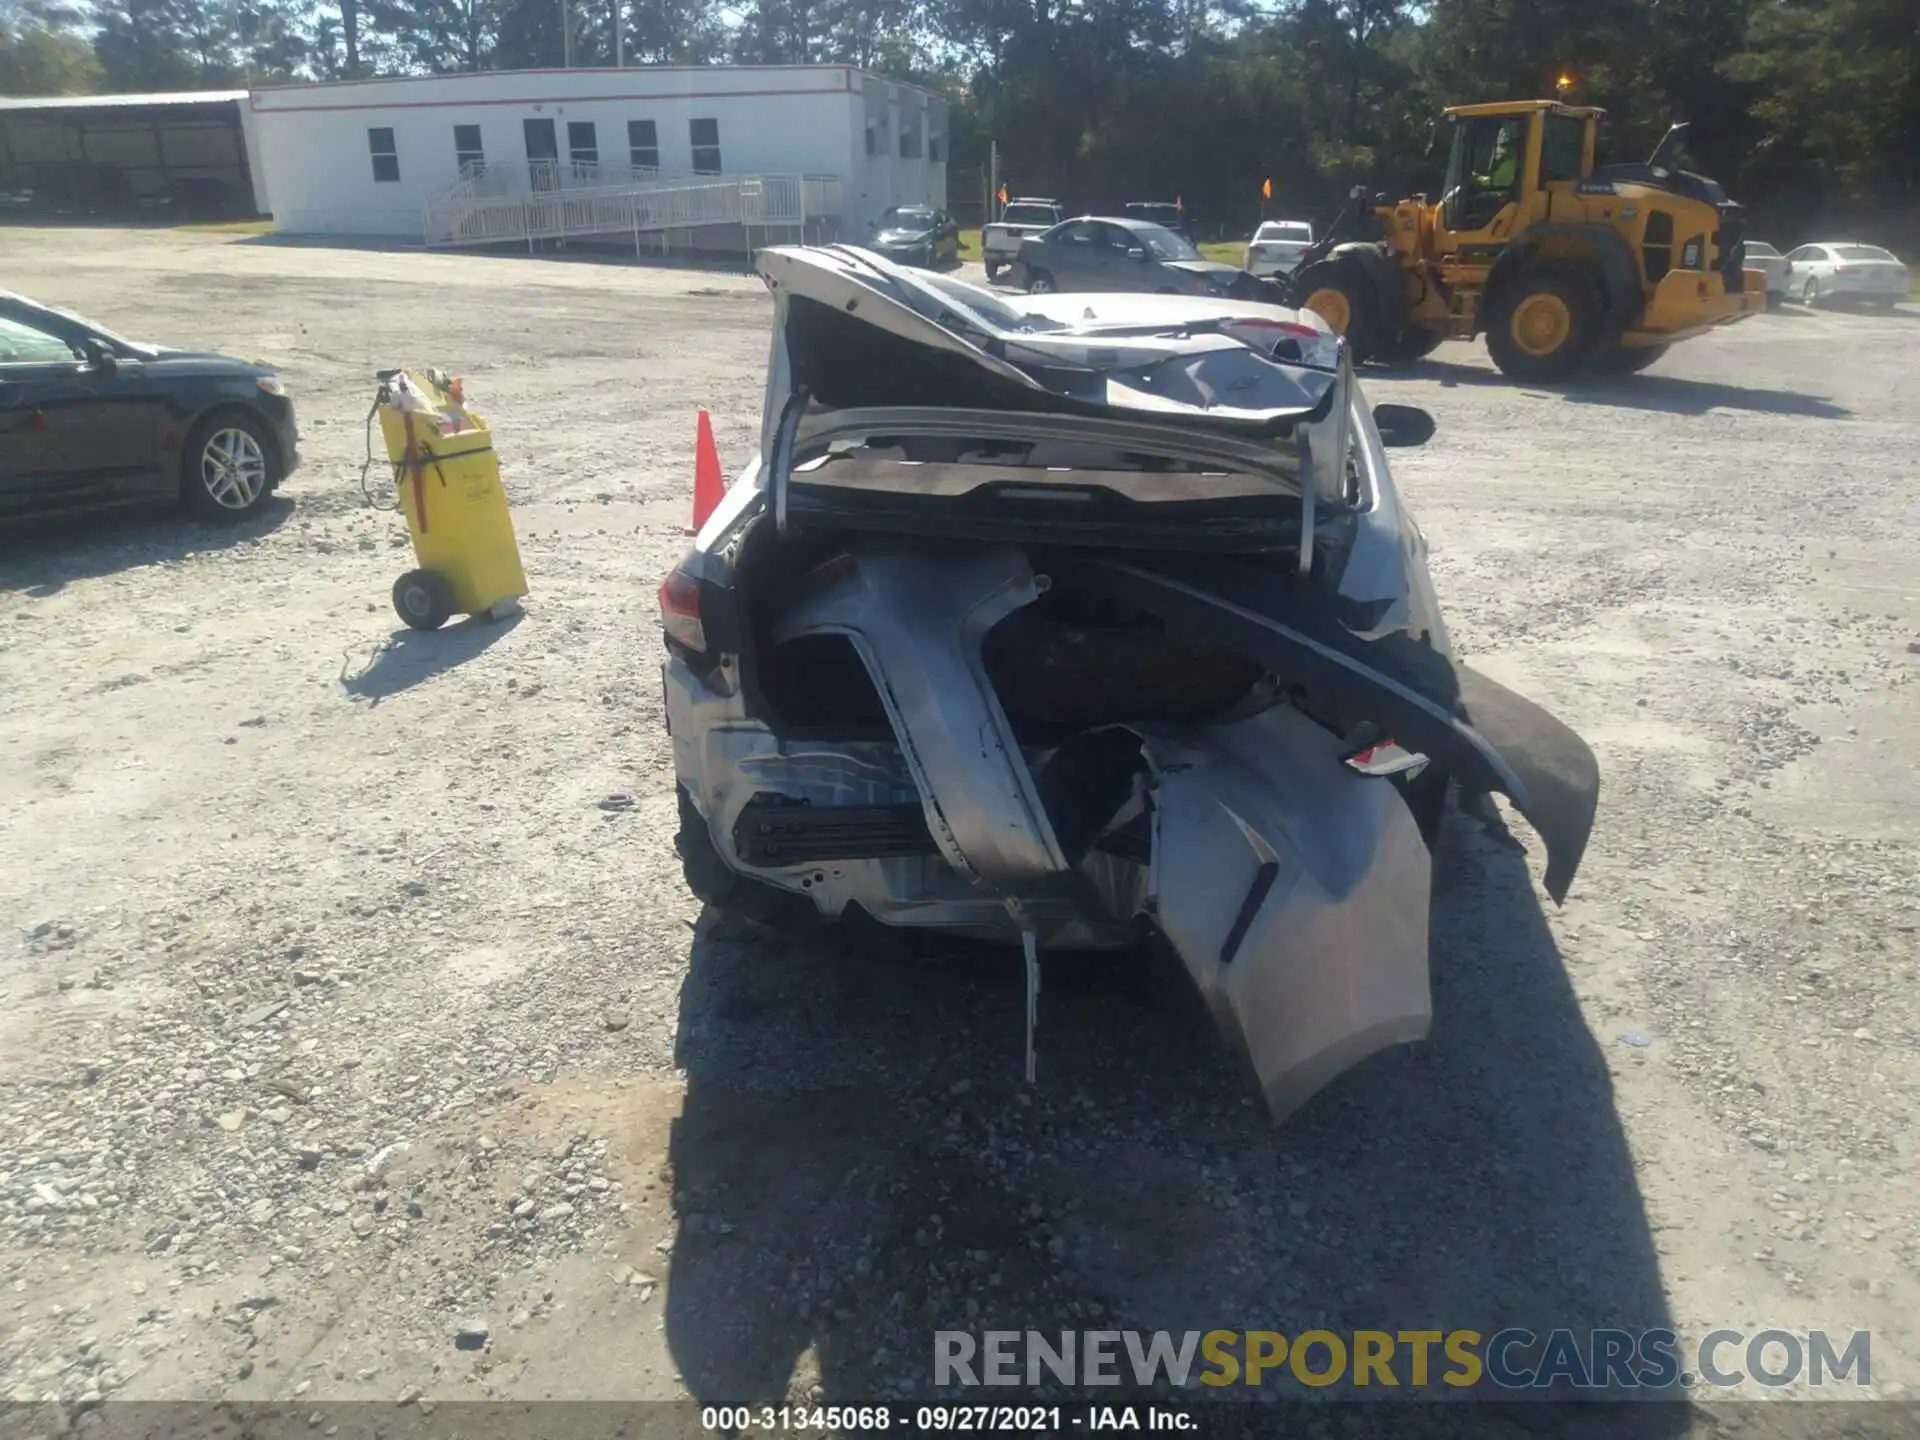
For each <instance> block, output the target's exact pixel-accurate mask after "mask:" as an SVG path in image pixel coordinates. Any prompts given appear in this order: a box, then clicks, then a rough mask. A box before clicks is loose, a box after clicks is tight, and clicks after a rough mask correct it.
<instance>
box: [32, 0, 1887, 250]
mask: <svg viewBox="0 0 1920 1440" xmlns="http://www.w3.org/2000/svg"><path fill="white" fill-rule="evenodd" d="M563 13H565V14H566V16H567V20H566V22H565V24H566V27H567V31H568V32H570V33H565V32H563V21H562V15H563ZM616 25H618V26H619V27H620V31H619V35H618V43H617V44H616V34H615V26H616ZM616 52H617V53H619V54H620V55H621V56H623V57H624V59H625V61H626V63H628V64H630V65H635V64H699V63H709V62H725V61H735V62H783V63H806V62H823V61H825V62H845V63H851V64H855V65H859V66H862V67H864V68H867V69H872V70H878V71H881V72H883V73H886V74H889V75H892V76H894V77H895V78H898V79H906V80H914V81H917V82H919V83H922V84H926V85H930V86H932V87H934V88H937V89H940V90H942V91H944V92H946V93H947V94H948V95H949V96H950V97H951V102H952V105H951V116H952V119H951V131H952V133H951V135H950V137H949V142H950V143H949V152H950V168H949V190H950V193H951V194H952V196H953V198H954V199H955V201H956V202H964V201H969V200H972V199H974V198H976V197H977V196H978V195H979V194H981V193H982V183H981V182H982V177H983V174H984V170H983V167H984V163H985V160H986V153H987V147H988V143H989V142H990V141H992V142H997V144H998V146H999V150H1000V155H1001V173H1002V175H1003V177H1004V178H1005V180H1006V182H1007V184H1008V186H1009V187H1010V189H1012V190H1014V191H1018V192H1023V193H1028V194H1051V195H1057V196H1058V197H1060V198H1061V199H1063V200H1065V201H1067V202H1068V203H1069V204H1073V205H1086V206H1095V205H1105V204H1109V203H1112V202H1114V201H1117V200H1119V199H1171V198H1174V197H1175V196H1178V197H1179V198H1180V199H1181V200H1182V201H1183V202H1184V203H1185V204H1186V206H1187V207H1188V209H1189V211H1190V212H1192V214H1193V215H1195V216H1196V217H1197V218H1198V220H1199V222H1200V224H1201V225H1202V226H1203V228H1207V229H1218V230H1220V231H1222V232H1231V231H1233V230H1237V229H1244V228H1245V226H1247V225H1248V224H1250V223H1251V222H1252V221H1253V220H1254V219H1256V218H1258V216H1259V215H1260V214H1261V213H1262V208H1263V207H1262V200H1261V196H1260V187H1261V184H1262V182H1263V181H1268V180H1270V181H1271V182H1272V188H1273V194H1274V199H1273V200H1272V201H1271V202H1269V203H1267V204H1266V205H1265V213H1268V214H1275V215H1279V214H1287V215H1296V214H1297V215H1302V216H1304V217H1305V218H1314V217H1316V216H1322V217H1323V216H1325V215H1326V214H1327V213H1329V212H1330V210H1331V209H1332V208H1334V207H1335V206H1336V205H1337V204H1338V199H1339V197H1340V196H1341V195H1342V194H1344V193H1345V191H1346V189H1347V188H1348V187H1349V186H1350V185H1353V184H1365V185H1368V186H1370V187H1372V188H1374V189H1378V190H1384V191H1387V192H1390V193H1392V194H1395V195H1399V194H1402V193H1413V192H1416V191H1421V190H1425V191H1429V192H1431V191H1434V190H1436V189H1437V188H1438V168H1439V157H1438V155H1437V153H1434V152H1432V151H1430V149H1429V131H1428V122H1429V121H1430V120H1431V119H1432V118H1433V117H1434V115H1435V114H1436V113H1437V111H1438V110H1439V108H1440V107H1441V106H1443V105H1448V104H1461V103H1467V102H1471V101H1479V100H1498V99H1508V98H1522V97H1533V96H1538V95H1548V94H1551V93H1553V86H1554V81H1555V79H1556V78H1557V77H1558V76H1560V75H1562V74H1566V75H1568V76H1570V77H1571V78H1572V79H1573V81H1574V90H1573V98H1575V99H1576V100H1578V101H1581V102H1584V103H1592V104H1598V105H1603V106H1606V107H1607V108H1608V110H1609V122H1608V123H1609V129H1608V134H1607V137H1606V140H1605V147H1606V149H1607V151H1608V158H1611V159H1639V158H1643V157H1644V155H1645V154H1646V153H1647V152H1648V151H1649V150H1650V149H1651V148H1652V146H1653V144H1654V143H1655V142H1656V141H1657V140H1658V139H1659V137H1660V135H1661V134H1662V133H1663V132H1664V130H1665V129H1666V127H1667V125H1668V123H1669V122H1670V121H1671V120H1673V119H1676V118H1684V119H1686V120H1688V121H1689V122H1690V130H1689V132H1688V138H1687V146H1686V149H1685V151H1684V152H1683V158H1685V159H1686V160H1687V161H1688V162H1689V163H1690V165H1691V166H1692V168H1695V169H1698V170H1700V171H1703V172H1704V173H1706V174H1709V175H1712V176H1714V177H1715V178H1717V179H1719V180H1720V181H1721V182H1722V183H1723V184H1725V185H1726V186H1727V187H1728V189H1729V190H1730V191H1731V192H1732V193H1733V194H1734V196H1735V197H1736V198H1739V199H1742V200H1744V201H1746V202H1747V203H1748V204H1749V205H1750V206H1751V207H1752V208H1753V209H1754V210H1755V212H1756V218H1757V219H1759V220H1760V221H1762V222H1763V223H1768V224H1771V225H1773V226H1774V234H1775V236H1776V238H1777V239H1778V240H1781V241H1785V242H1788V243H1792V242H1795V241H1797V240H1798V239H1800V238H1803V237H1802V236H1801V235H1800V234H1798V233H1794V232H1795V231H1796V228H1798V229H1804V228H1805V227H1806V226H1810V225H1815V224H1828V225H1831V224H1836V223H1842V222H1845V221H1858V222H1859V224H1860V225H1862V226H1864V227H1865V229H1866V230H1868V231H1878V232H1880V233H1882V234H1884V233H1885V232H1887V231H1888V230H1889V229H1892V230H1898V231H1901V232H1906V233H1904V236H1903V238H1906V239H1920V0H745V3H744V4H741V3H739V0H567V4H566V7H565V9H564V12H563V6H562V0H91V3H88V0H0V94H16V95H19V94H25V95H33V94H62V93H86V92H90V91H149V90H168V89H193V88H212V87H220V86H226V85H240V84H270V83H274V82H279V81H288V80H295V79H340V78H347V77H352V76H359V75H377V74H418V73H435V72H453V71H463V70H483V69H496V70H505V69H518V68H525V67H533V66H551V65H558V64H560V63H562V59H563V57H564V56H567V55H571V58H572V60H573V63H574V64H576V65H607V64H612V63H613V62H614V58H615V55H616Z"/></svg>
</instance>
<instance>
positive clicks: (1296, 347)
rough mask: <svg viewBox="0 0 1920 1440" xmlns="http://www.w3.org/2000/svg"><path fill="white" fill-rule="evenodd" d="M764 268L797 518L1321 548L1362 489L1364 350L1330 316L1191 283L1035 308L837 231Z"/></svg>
mask: <svg viewBox="0 0 1920 1440" xmlns="http://www.w3.org/2000/svg"><path fill="white" fill-rule="evenodd" d="M760 269H761V273H762V275H763V276H764V277H765V278H766V280H767V282H768V284H769V285H770V286H771V287H772V289H773V290H774V293H775V297H776V304H777V307H778V311H779V317H778V324H777V326H776V330H775V337H774V356H773V364H772V365H771V366H770V370H769V380H768V393H767V415H766V426H767V431H766V435H765V443H764V444H763V447H762V453H763V454H765V455H766V456H767V457H768V461H769V470H768V476H767V483H768V488H769V491H770V494H771V499H772V504H773V510H774V514H775V517H776V520H777V521H778V522H779V523H780V525H781V527H782V529H783V530H787V529H792V528H798V527H805V526H809V525H819V526H822V527H833V528H840V529H880V530H892V531H898V532H901V533H931V534H942V535H951V536H955V537H964V538H973V539H995V540H997V539H1027V540H1033V539H1040V538H1044V539H1048V540H1054V541H1058V542H1060V543H1068V544H1095V545H1120V546H1138V547H1149V548H1172V549H1202V550H1204V549H1223V548H1224V549H1246V550H1264V549H1277V548H1296V547H1297V548H1299V549H1301V550H1302V551H1303V552H1304V551H1308V550H1310V548H1311V542H1312V535H1313V530H1314V526H1315V522H1316V516H1317V515H1321V514H1324V513H1325V512H1326V511H1327V510H1328V509H1329V508H1330V507H1338V506H1340V505H1342V504H1344V503H1346V497H1347V492H1346V476H1345V468H1344V464H1343V463H1341V462H1340V461H1339V460H1338V459H1337V458H1336V457H1341V456H1344V454H1345V452H1346V439H1347V437H1346V428H1347V426H1348V424H1349V423H1350V420H1349V411H1350V405H1349V396H1350V388H1351V373H1352V372H1351V362H1350V360H1349V358H1348V356H1347V352H1346V350H1345V347H1344V346H1343V345H1342V344H1341V343H1340V341H1339V340H1338V339H1337V337H1335V336H1333V335H1332V334H1331V333H1330V332H1328V331H1327V330H1326V329H1325V327H1324V326H1322V325H1321V324H1320V322H1319V321H1318V319H1317V318H1314V317H1310V316H1305V315H1302V314H1301V313H1300V312H1293V311H1285V310H1278V309H1275V308H1274V307H1270V306H1263V305H1255V304H1249V303H1246V302H1239V301H1228V300H1213V299H1208V298H1202V297H1190V296H1138V297H1132V296H1129V297H1118V296H1097V297H1086V301H1085V303H1083V304H1080V305H1079V306H1077V307H1074V306H1071V305H1070V306H1064V307H1063V306H1062V305H1060V304H1059V303H1057V301H1056V302H1055V303H1049V304H1046V305H1043V306H1033V307H1027V308H1019V307H1016V306H1014V305H1010V304H1009V303H1008V302H1007V301H1006V299H1004V298H1003V297H1001V296H998V295H995V294H993V293H991V292H989V291H985V290H982V289H979V288H978V287H975V286H971V285H966V284H964V283H962V282H958V281H954V280H949V279H946V278H945V277H940V276H931V275H924V274H921V273H919V272H912V271H907V270H905V269H903V268H901V267H897V266H894V265H891V264H889V263H888V262H886V261H884V260H882V259H879V258H878V257H875V256H871V255H867V254H864V253H861V252H856V251H850V250H843V249H840V248H837V247H825V248H817V249H816V248H808V249H790V248H782V249H774V250H769V251H766V252H764V253H763V255H762V257H761V261H760ZM1075 298H1076V299H1078V298H1079V297H1075Z"/></svg>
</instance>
